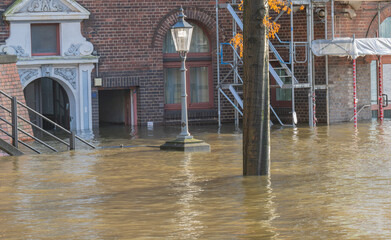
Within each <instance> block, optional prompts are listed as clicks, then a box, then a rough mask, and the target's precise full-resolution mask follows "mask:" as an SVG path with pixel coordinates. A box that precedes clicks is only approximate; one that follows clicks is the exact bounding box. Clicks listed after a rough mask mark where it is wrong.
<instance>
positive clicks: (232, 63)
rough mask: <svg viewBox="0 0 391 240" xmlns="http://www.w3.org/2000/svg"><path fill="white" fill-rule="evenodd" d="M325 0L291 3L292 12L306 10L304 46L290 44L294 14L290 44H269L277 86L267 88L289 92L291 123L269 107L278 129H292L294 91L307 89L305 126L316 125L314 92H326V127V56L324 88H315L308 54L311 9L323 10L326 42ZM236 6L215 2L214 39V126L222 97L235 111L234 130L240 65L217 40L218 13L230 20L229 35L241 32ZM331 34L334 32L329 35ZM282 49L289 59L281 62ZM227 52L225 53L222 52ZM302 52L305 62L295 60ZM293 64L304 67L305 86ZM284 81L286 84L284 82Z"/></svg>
mask: <svg viewBox="0 0 391 240" xmlns="http://www.w3.org/2000/svg"><path fill="white" fill-rule="evenodd" d="M327 2H328V0H323V1H322V0H312V1H310V0H291V3H292V5H291V6H292V9H293V8H298V7H299V6H301V5H305V6H306V18H307V19H306V20H307V39H306V41H305V42H297V41H296V42H295V41H294V32H293V23H294V22H293V19H294V11H292V12H291V14H290V29H291V30H290V40H289V41H284V40H281V39H280V38H279V36H278V35H277V34H276V35H275V39H276V40H277V45H273V43H272V42H271V41H270V40H269V51H270V55H269V73H270V75H271V76H273V79H274V80H275V81H276V83H277V85H272V86H271V87H276V88H281V89H291V112H290V114H291V115H292V122H291V123H283V122H282V120H281V118H280V117H279V116H278V114H277V112H276V111H275V110H274V108H273V106H272V105H270V110H271V112H272V113H273V114H274V116H275V117H276V119H277V121H278V123H279V124H280V125H282V126H295V124H296V123H297V116H296V111H295V89H308V103H309V104H308V112H309V114H308V115H309V125H310V126H311V127H313V126H315V125H316V122H317V120H316V94H315V90H317V89H325V90H326V98H327V99H326V105H327V106H326V108H327V110H326V111H327V123H329V117H328V116H329V101H328V98H329V97H328V95H329V94H328V89H329V85H328V76H327V74H328V70H327V68H328V59H327V56H326V84H324V85H315V80H314V70H315V64H314V55H313V53H312V51H311V43H312V41H313V40H314V16H313V15H314V6H316V7H323V8H324V9H325V14H326V16H325V18H324V19H325V35H326V39H327V8H326V3H327ZM237 5H238V3H237V2H236V0H232V3H226V4H219V3H218V1H217V0H216V33H217V36H216V39H217V42H216V44H217V55H218V56H219V57H218V58H217V78H218V84H217V89H218V123H219V126H221V110H222V99H223V97H224V98H225V99H227V100H228V102H229V103H230V104H231V105H232V106H233V107H234V109H235V126H236V127H238V126H239V116H240V115H243V100H242V97H241V95H242V89H243V79H242V78H241V77H240V73H239V68H240V67H241V66H242V64H243V61H242V59H241V58H240V55H239V54H238V52H237V50H236V49H235V47H234V46H232V45H231V44H230V43H221V42H220V40H219V11H220V10H224V11H228V12H229V14H230V15H231V16H232V19H233V24H232V34H233V36H235V35H236V33H237V32H238V29H239V30H241V31H243V23H242V20H241V19H240V17H239V16H238V14H237V12H236V11H235V10H234V7H235V6H237ZM283 13H284V11H282V12H281V13H280V14H278V15H277V16H276V17H275V19H274V20H273V21H277V20H278V19H279V18H280V17H281V15H282V14H283ZM332 32H334V31H332ZM281 47H282V48H286V49H287V50H288V52H289V59H288V60H285V59H283V57H281V55H280V53H279V51H278V50H277V48H281ZM227 48H228V50H229V51H227V50H226V49H227ZM297 48H304V49H305V51H304V52H305V59H304V60H298V59H297V56H296V49H297ZM224 52H232V56H231V58H230V60H227V59H228V57H226V56H225V57H224V55H225V53H224ZM295 63H300V64H305V63H306V64H307V69H308V77H307V79H308V80H307V82H300V83H299V82H298V81H297V79H296V77H295V74H294V68H295ZM224 65H225V66H229V68H230V70H229V71H228V72H227V73H225V74H222V73H221V66H224ZM287 80H288V81H287Z"/></svg>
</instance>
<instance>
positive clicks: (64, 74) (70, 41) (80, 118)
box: [0, 0, 98, 130]
mask: <svg viewBox="0 0 391 240" xmlns="http://www.w3.org/2000/svg"><path fill="white" fill-rule="evenodd" d="M89 15H90V13H89V12H88V11H87V10H86V9H85V8H83V7H82V6H81V5H79V4H78V3H77V2H76V1H74V0H19V1H15V3H14V4H13V5H11V6H10V7H9V8H8V9H7V10H6V12H5V13H4V19H5V20H6V21H9V23H10V28H11V31H10V32H11V34H10V36H9V38H8V39H7V40H6V44H5V45H1V46H0V54H9V55H17V56H18V62H17V66H18V71H19V75H20V80H21V82H22V86H23V88H25V87H26V86H27V85H28V84H29V83H31V82H33V81H35V80H37V79H39V78H42V77H49V78H51V79H53V80H55V81H57V82H58V83H59V84H60V85H61V86H62V87H63V88H64V89H65V91H66V93H67V94H68V98H69V103H70V116H71V117H70V119H71V122H70V126H71V129H72V130H88V129H91V128H92V110H91V71H92V70H93V68H94V64H95V63H98V57H96V56H93V55H92V52H93V50H94V46H93V45H92V44H91V43H90V42H88V41H86V39H85V38H84V37H83V36H82V34H81V26H80V24H81V21H82V20H83V19H88V18H89ZM50 24H51V25H55V26H56V27H57V29H58V30H57V31H58V34H57V35H58V41H57V42H58V46H57V47H58V49H59V51H58V53H56V54H50V55H45V54H33V49H32V48H33V44H32V25H50Z"/></svg>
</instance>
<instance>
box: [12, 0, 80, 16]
mask: <svg viewBox="0 0 391 240" xmlns="http://www.w3.org/2000/svg"><path fill="white" fill-rule="evenodd" d="M28 12H30V13H33V12H73V11H72V9H70V8H69V7H67V6H66V5H65V4H63V3H62V2H61V1H60V0H32V1H30V2H27V3H26V4H25V5H24V6H23V7H22V8H21V9H20V10H19V11H18V12H17V13H28Z"/></svg>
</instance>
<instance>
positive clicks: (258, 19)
mask: <svg viewBox="0 0 391 240" xmlns="http://www.w3.org/2000/svg"><path fill="white" fill-rule="evenodd" d="M266 3H267V1H266V0H245V1H244V13H243V14H244V15H243V20H244V24H243V25H244V30H243V36H244V42H243V43H244V51H243V56H244V67H243V70H244V84H243V87H244V116H243V175H267V174H269V168H270V166H269V165H270V114H269V113H270V108H269V101H270V100H269V44H268V39H267V37H266V34H267V29H266V27H265V26H264V24H263V19H264V17H265V16H266V15H267V14H268V9H267V7H266Z"/></svg>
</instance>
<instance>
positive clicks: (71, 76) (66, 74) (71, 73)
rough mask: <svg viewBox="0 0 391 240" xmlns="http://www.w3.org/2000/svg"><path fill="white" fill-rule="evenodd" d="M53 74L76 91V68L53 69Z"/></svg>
mask: <svg viewBox="0 0 391 240" xmlns="http://www.w3.org/2000/svg"><path fill="white" fill-rule="evenodd" d="M54 74H56V75H58V76H60V77H62V78H63V79H65V80H66V81H68V82H69V83H70V84H71V85H72V87H73V89H76V68H55V69H54Z"/></svg>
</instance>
